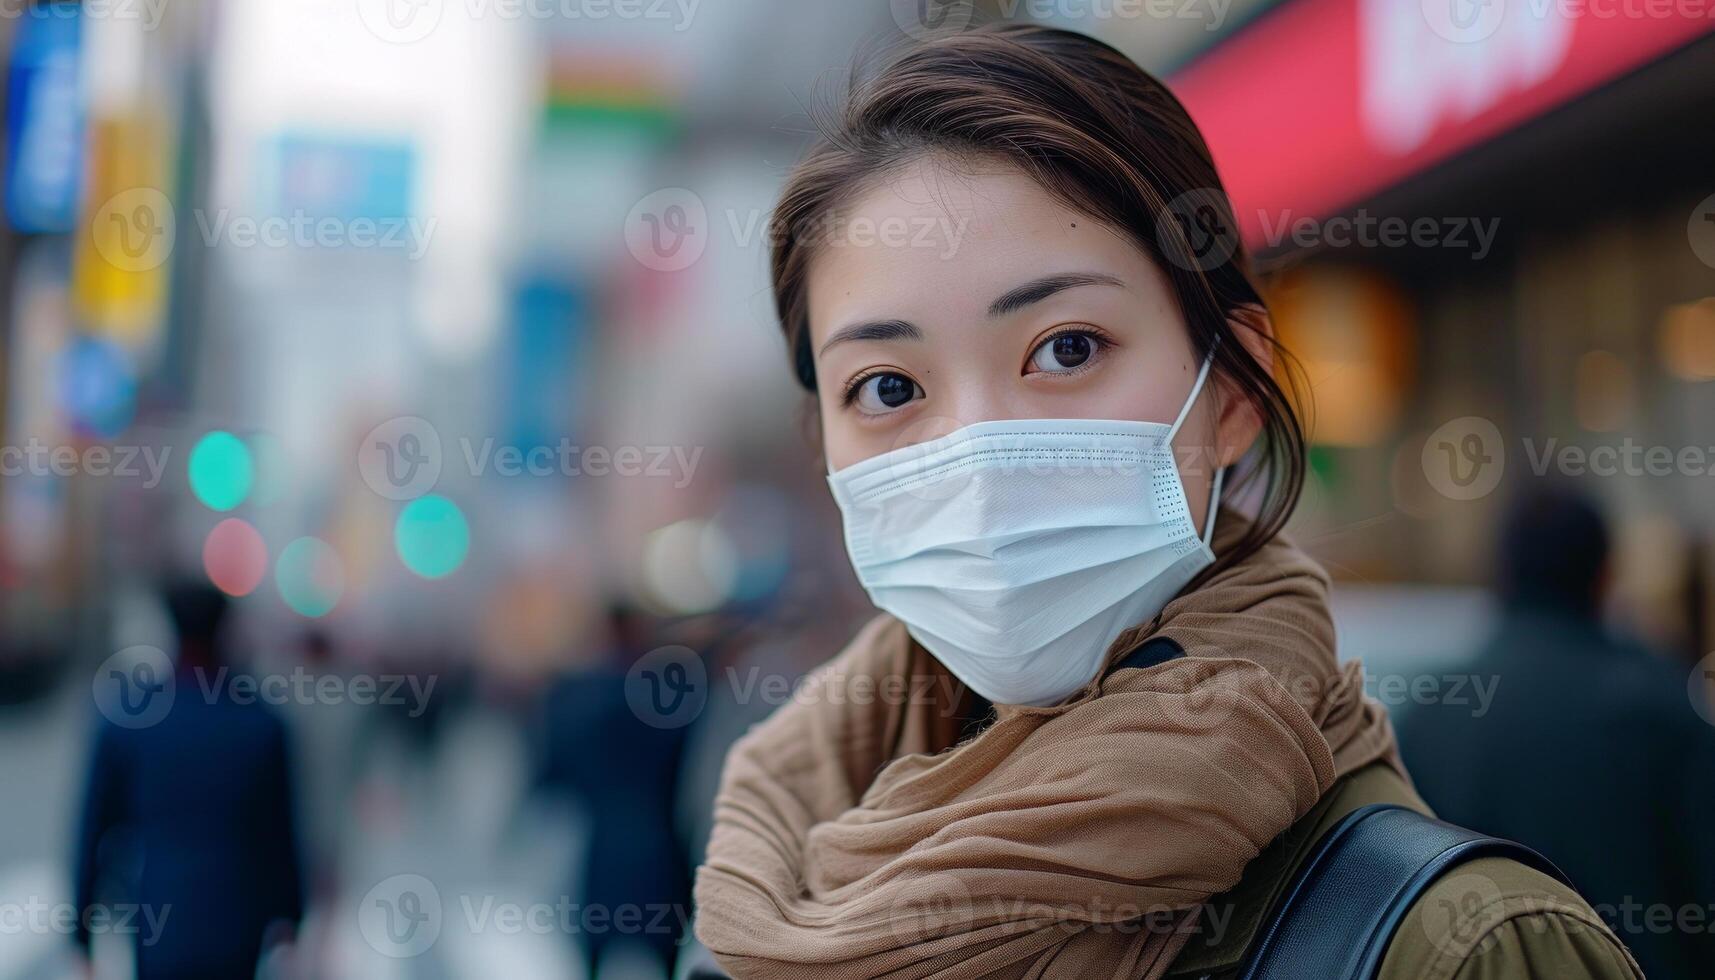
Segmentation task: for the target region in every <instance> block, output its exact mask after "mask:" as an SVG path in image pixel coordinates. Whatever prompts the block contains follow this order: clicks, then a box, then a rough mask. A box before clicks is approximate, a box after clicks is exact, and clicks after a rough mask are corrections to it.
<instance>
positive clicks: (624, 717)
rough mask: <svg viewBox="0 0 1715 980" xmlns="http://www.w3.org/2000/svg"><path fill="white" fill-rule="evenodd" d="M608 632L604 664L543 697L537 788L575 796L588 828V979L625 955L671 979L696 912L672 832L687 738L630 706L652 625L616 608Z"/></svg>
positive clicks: (581, 889)
mask: <svg viewBox="0 0 1715 980" xmlns="http://www.w3.org/2000/svg"><path fill="white" fill-rule="evenodd" d="M607 625H608V637H607V642H606V649H605V650H604V651H603V655H602V659H601V662H600V663H598V664H596V665H595V666H593V667H591V668H588V669H585V670H581V671H576V672H572V673H568V674H565V675H564V676H562V677H561V678H559V679H558V680H557V681H556V682H555V683H554V684H553V685H552V686H551V687H550V689H549V690H548V692H547V694H546V696H545V698H544V703H543V710H542V715H543V717H542V729H543V732H544V735H545V745H544V746H543V756H542V766H543V768H542V772H541V781H542V782H543V783H544V784H545V785H549V786H558V787H563V788H565V789H567V790H569V791H570V792H571V793H572V794H574V795H575V796H576V797H577V798H578V802H579V803H580V804H581V805H582V806H583V808H584V812H585V814H586V815H587V817H588V820H589V824H588V826H589V836H588V839H587V841H586V847H585V851H584V860H583V863H582V867H581V880H579V881H578V882H575V883H574V885H573V894H574V895H576V896H577V901H578V902H579V904H580V905H581V906H582V909H583V914H581V915H580V917H579V923H578V925H579V936H578V938H579V939H580V940H581V941H582V944H583V947H584V953H585V955H586V956H587V957H588V962H589V964H590V971H591V976H595V975H596V973H597V971H598V970H599V968H600V966H601V964H602V963H603V961H604V960H605V959H607V958H608V957H609V956H610V954H612V953H614V952H615V951H616V950H617V949H618V948H619V947H621V946H629V947H632V948H634V949H637V950H641V951H643V952H647V953H649V954H651V955H652V956H653V957H654V958H655V959H656V961H657V962H658V963H659V964H660V966H661V968H662V970H663V971H665V972H664V973H663V975H671V970H672V967H673V964H674V961H675V958H676V955H677V952H678V947H679V944H680V942H681V940H682V939H683V937H684V933H685V927H686V923H687V921H688V919H689V916H690V908H691V866H690V860H689V857H688V856H687V854H686V849H685V846H684V843H683V841H682V840H681V839H680V836H679V834H678V832H677V829H676V828H675V827H674V823H673V814H674V809H675V808H674V800H675V797H676V794H677V792H678V786H679V775H680V768H681V763H682V759H683V757H684V748H685V729H684V728H683V727H681V726H679V725H676V724H663V723H660V721H661V720H660V719H658V718H656V717H655V716H653V715H648V712H644V713H642V714H640V713H639V712H638V711H636V710H634V709H633V707H632V703H631V701H629V700H628V699H627V696H626V678H627V676H628V670H629V668H630V666H631V665H632V664H633V663H635V662H636V660H637V658H638V657H640V656H642V655H643V654H644V652H645V651H647V650H648V649H650V647H651V637H650V625H649V621H648V618H647V617H646V616H645V615H643V614H642V613H641V612H640V611H638V610H635V609H632V608H630V607H628V606H624V605H615V606H614V607H612V608H611V609H610V610H609V612H608V616H607ZM646 716H647V717H646Z"/></svg>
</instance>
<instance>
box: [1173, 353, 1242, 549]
mask: <svg viewBox="0 0 1715 980" xmlns="http://www.w3.org/2000/svg"><path fill="white" fill-rule="evenodd" d="M1214 363H1215V352H1214V351H1210V352H1209V356H1208V357H1206V358H1204V359H1203V366H1202V367H1201V368H1199V369H1198V371H1197V382H1196V383H1195V384H1193V385H1192V386H1191V397H1190V398H1187V399H1186V400H1185V405H1184V407H1182V408H1180V409H1179V417H1178V418H1176V419H1174V420H1173V428H1171V429H1168V430H1167V445H1168V446H1170V447H1171V446H1172V445H1173V437H1174V436H1176V435H1178V434H1179V427H1180V426H1182V425H1184V424H1185V419H1186V418H1188V417H1189V416H1190V415H1191V406H1193V405H1195V404H1197V396H1198V395H1200V394H1202V393H1203V384H1204V382H1206V381H1208V380H1209V368H1210V367H1212V366H1214ZM1226 474H1227V471H1226V469H1225V468H1222V469H1217V470H1216V471H1215V478H1214V479H1213V480H1210V481H1209V508H1208V510H1209V514H1208V517H1207V518H1206V519H1205V520H1204V521H1203V544H1204V545H1206V546H1213V544H1214V541H1215V509H1216V508H1217V507H1218V506H1219V505H1220V502H1221V480H1222V478H1223V477H1225V476H1226Z"/></svg>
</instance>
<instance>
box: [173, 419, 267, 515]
mask: <svg viewBox="0 0 1715 980" xmlns="http://www.w3.org/2000/svg"><path fill="white" fill-rule="evenodd" d="M188 465H189V476H190V481H191V493H194V494H196V498H197V499H198V500H200V501H202V502H203V504H204V505H205V506H207V507H208V508H209V509H210V510H219V511H227V510H231V509H232V508H234V507H237V506H238V505H239V504H241V503H243V502H244V498H245V497H247V496H249V495H250V487H251V484H252V483H253V482H254V481H255V479H256V466H255V463H254V462H252V460H251V458H250V447H248V446H246V445H245V444H244V442H243V440H241V439H239V438H238V437H237V436H235V435H233V434H232V433H230V432H222V431H220V430H218V429H216V430H215V431H213V432H210V433H209V434H208V435H205V436H203V437H202V438H201V439H199V440H197V444H196V447H195V448H193V449H192V450H191V456H190V462H189V464H188Z"/></svg>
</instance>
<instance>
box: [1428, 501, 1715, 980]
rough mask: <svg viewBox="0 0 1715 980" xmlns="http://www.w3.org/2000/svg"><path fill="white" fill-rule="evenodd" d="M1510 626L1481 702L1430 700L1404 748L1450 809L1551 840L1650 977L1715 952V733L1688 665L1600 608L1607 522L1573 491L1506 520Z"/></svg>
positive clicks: (1482, 669)
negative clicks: (1642, 641) (1626, 630)
mask: <svg viewBox="0 0 1715 980" xmlns="http://www.w3.org/2000/svg"><path fill="white" fill-rule="evenodd" d="M1499 558H1500V562H1499V567H1500V583H1499V584H1500V590H1501V594H1502V599H1503V602H1504V612H1503V615H1502V617H1501V620H1500V623H1499V626H1498V629H1497V630H1496V632H1495V634H1494V635H1493V636H1492V637H1491V639H1490V640H1489V641H1488V643H1487V645H1486V647H1485V648H1484V649H1483V650H1482V651H1481V653H1480V654H1479V656H1478V658H1477V659H1476V661H1475V663H1474V666H1472V667H1471V668H1470V669H1471V671H1472V672H1473V673H1474V674H1475V675H1476V676H1477V677H1479V678H1481V679H1482V680H1483V681H1484V682H1485V683H1492V684H1494V685H1495V686H1494V688H1493V695H1492V701H1491V703H1490V704H1489V706H1488V709H1487V711H1486V712H1482V713H1480V714H1479V709H1477V708H1475V707H1474V706H1473V705H1472V704H1470V703H1464V704H1452V703H1437V704H1433V705H1413V706H1411V707H1410V710H1409V711H1407V712H1406V713H1404V714H1403V716H1402V717H1401V718H1400V720H1399V737H1400V745H1401V749H1402V751H1403V753H1404V756H1405V761H1406V765H1407V768H1408V769H1409V771H1410V772H1411V774H1412V777H1413V779H1414V781H1415V782H1416V784H1417V788H1418V790H1419V792H1421V793H1422V795H1423V798H1424V799H1425V800H1426V801H1427V802H1428V803H1429V804H1430V805H1431V806H1432V807H1434V808H1435V810H1436V811H1437V813H1438V814H1439V815H1440V816H1441V817H1442V818H1444V819H1446V820H1450V821H1453V822H1455V823H1459V824H1463V825H1465V826H1468V827H1472V828H1475V829H1478V830H1481V831H1484V832H1486V833H1490V834H1495V835H1499V836H1502V837H1509V838H1512V839H1514V840H1518V841H1521V842H1523V843H1525V844H1528V845H1530V846H1531V847H1533V848H1536V849H1537V850H1538V851H1540V852H1542V853H1543V854H1545V855H1546V856H1547V857H1548V858H1549V859H1550V860H1552V861H1554V862H1555V863H1556V864H1558V865H1559V866H1560V868H1561V869H1562V870H1563V871H1565V872H1566V873H1567V874H1568V875H1569V876H1570V877H1571V879H1572V882H1573V884H1574V885H1576V886H1577V888H1578V890H1579V891H1580V892H1581V893H1583V894H1584V895H1585V896H1586V897H1587V898H1588V899H1589V900H1590V902H1591V904H1592V905H1593V906H1594V907H1595V909H1596V910H1597V911H1598V912H1599V913H1600V914H1601V915H1602V916H1603V917H1604V918H1606V919H1607V920H1608V921H1609V924H1610V925H1612V926H1613V928H1614V930H1615V932H1616V933H1618V935H1619V937H1620V938H1621V939H1622V940H1623V941H1624V942H1625V943H1626V945H1627V946H1628V947H1630V948H1631V951H1632V953H1633V954H1634V956H1635V957H1636V958H1637V961H1638V964H1639V965H1640V966H1641V967H1642V968H1643V970H1644V974H1645V975H1646V976H1648V977H1650V978H1651V980H1674V978H1680V977H1684V978H1690V977H1700V978H1701V977H1707V976H1709V970H1710V969H1711V968H1715V940H1712V937H1715V932H1712V930H1715V807H1712V805H1711V801H1712V799H1715V792H1712V784H1715V731H1712V730H1711V729H1710V726H1709V725H1707V724H1705V723H1704V722H1703V720H1702V719H1701V718H1700V717H1699V715H1698V713H1697V711H1696V710H1695V709H1694V707H1693V702H1692V700H1691V699H1690V698H1689V697H1688V695H1687V686H1688V685H1687V681H1686V674H1685V673H1684V672H1682V671H1680V670H1678V669H1676V668H1675V667H1674V666H1673V665H1672V664H1670V663H1669V662H1667V660H1666V659H1665V658H1663V657H1659V656H1656V655H1654V654H1652V653H1651V652H1650V651H1648V650H1646V649H1645V648H1643V647H1642V646H1641V645H1639V644H1637V643H1635V642H1633V641H1630V640H1627V639H1623V638H1620V637H1616V636H1613V635H1610V634H1609V633H1608V632H1606V631H1605V630H1604V629H1603V626H1602V623H1601V621H1600V618H1599V615H1600V609H1601V606H1602V599H1603V591H1604V587H1605V583H1606V581H1607V568H1608V533H1607V529H1606V526H1605V524H1604V522H1603V519H1602V516H1601V514H1600V513H1599V512H1598V511H1597V510H1596V509H1595V508H1594V506H1592V505H1591V504H1590V503H1588V502H1587V501H1585V500H1583V499H1581V498H1579V497H1577V496H1573V495H1570V494H1568V493H1566V492H1564V491H1560V490H1549V491H1542V492H1538V493H1535V494H1532V495H1530V496H1528V497H1526V498H1524V499H1521V500H1520V501H1519V502H1518V503H1517V504H1516V505H1515V507H1514V509H1513V510H1512V512H1511V514H1510V516H1509V518H1508V520H1507V523H1506V526H1505V528H1504V531H1503V535H1502V539H1501V548H1500V556H1499Z"/></svg>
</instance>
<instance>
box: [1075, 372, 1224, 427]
mask: <svg viewBox="0 0 1715 980" xmlns="http://www.w3.org/2000/svg"><path fill="white" fill-rule="evenodd" d="M1195 380H1196V375H1195V373H1190V372H1184V371H1180V370H1179V369H1178V365H1162V364H1155V365H1143V364H1137V363H1132V364H1125V363H1115V364H1111V365H1109V370H1107V371H1105V372H1103V376H1102V378H1101V380H1100V381H1099V382H1098V383H1097V384H1093V385H1089V386H1084V387H1083V388H1082V390H1079V391H1076V392H1074V393H1073V394H1072V396H1071V397H1075V398H1078V399H1080V400H1081V401H1082V404H1081V406H1080V408H1081V409H1082V411H1080V413H1079V414H1080V415H1082V416H1083V417H1085V418H1107V419H1125V420H1128V421H1133V422H1167V423H1171V422H1172V421H1173V420H1174V419H1175V418H1177V417H1178V415H1179V409H1180V407H1181V406H1182V405H1183V404H1184V403H1185V398H1186V396H1188V395H1189V394H1190V393H1191V384H1192V382H1193V381H1195Z"/></svg>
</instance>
